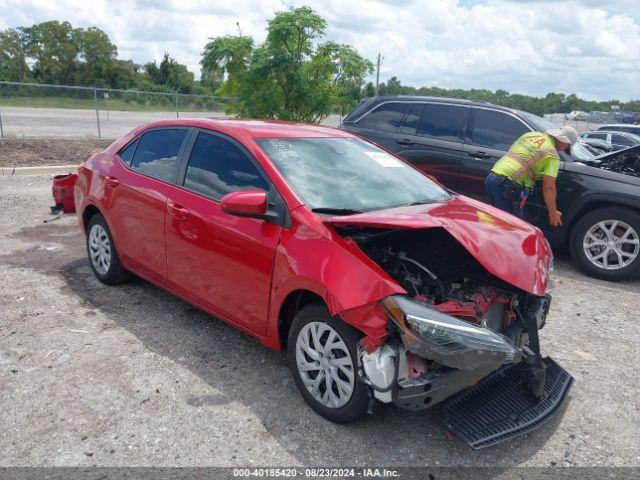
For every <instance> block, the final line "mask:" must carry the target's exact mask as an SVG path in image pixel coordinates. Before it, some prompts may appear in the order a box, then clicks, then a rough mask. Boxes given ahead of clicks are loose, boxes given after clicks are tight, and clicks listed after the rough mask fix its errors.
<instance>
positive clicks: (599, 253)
mask: <svg viewBox="0 0 640 480" xmlns="http://www.w3.org/2000/svg"><path fill="white" fill-rule="evenodd" d="M552 127H553V125H552V124H551V123H549V122H547V121H546V120H544V119H542V118H540V117H538V116H536V115H532V114H530V113H527V112H523V111H519V110H514V109H510V108H506V107H501V106H497V105H492V104H490V103H486V102H480V101H470V100H457V99H450V98H438V97H417V96H415V97H414V96H385V97H374V98H368V99H365V100H363V101H362V102H361V103H360V105H358V106H357V107H356V109H355V110H354V111H353V112H351V114H349V115H348V116H347V117H346V118H345V119H344V122H343V124H342V126H341V128H343V129H345V130H348V131H350V132H353V133H356V134H358V135H361V136H363V137H365V138H367V139H369V140H371V141H373V142H375V143H377V144H378V145H380V146H382V147H383V148H386V149H387V150H389V151H391V152H394V153H395V154H397V155H400V156H401V157H403V158H405V159H406V160H407V161H409V162H410V163H412V164H413V165H415V166H416V167H418V168H420V169H421V170H423V171H424V172H425V173H427V174H429V175H432V176H433V177H435V178H436V179H438V180H439V181H440V182H441V183H443V184H444V185H445V186H447V187H449V188H450V189H452V190H454V191H458V192H461V193H463V194H465V195H469V196H472V197H476V198H479V199H485V198H486V197H485V189H484V179H485V177H486V176H487V174H488V173H489V171H490V170H491V168H492V167H493V165H494V164H495V162H496V161H497V160H498V159H499V158H500V157H501V156H502V155H504V153H505V151H506V150H508V149H509V147H510V146H511V145H512V144H513V142H514V141H515V140H516V139H517V138H518V137H519V136H520V135H522V134H523V133H525V132H528V131H532V130H536V131H546V130H548V129H549V128H552ZM561 157H562V160H563V161H562V162H561V165H560V174H559V175H558V208H559V210H560V211H561V212H562V213H563V222H564V224H563V226H562V227H560V228H553V227H551V226H550V225H549V223H548V215H547V210H546V207H545V205H544V201H543V199H542V195H541V194H539V193H540V191H541V189H540V188H539V186H538V188H536V190H535V191H534V193H533V194H532V195H531V196H530V197H529V200H528V202H527V205H526V207H525V218H526V219H527V220H528V221H529V222H531V223H533V224H534V225H536V226H538V227H539V228H540V229H541V230H542V231H543V232H544V233H545V235H546V236H547V238H548V239H549V242H550V243H551V245H552V246H553V247H554V248H556V249H559V248H563V247H568V249H569V251H570V252H571V255H572V257H573V259H574V261H575V262H576V263H577V265H578V266H579V267H581V268H582V269H583V270H584V271H585V272H586V273H588V274H589V275H592V276H594V277H598V278H603V279H605V280H614V281H615V280H624V279H628V278H633V277H636V276H638V275H640V244H639V241H640V188H639V187H640V147H632V148H628V149H626V150H621V151H618V152H614V153H610V154H606V155H601V156H599V157H594V156H593V154H591V153H590V152H589V151H587V150H586V148H585V147H584V146H582V145H581V144H579V143H578V144H576V145H574V146H573V147H572V150H571V155H567V154H565V153H561Z"/></svg>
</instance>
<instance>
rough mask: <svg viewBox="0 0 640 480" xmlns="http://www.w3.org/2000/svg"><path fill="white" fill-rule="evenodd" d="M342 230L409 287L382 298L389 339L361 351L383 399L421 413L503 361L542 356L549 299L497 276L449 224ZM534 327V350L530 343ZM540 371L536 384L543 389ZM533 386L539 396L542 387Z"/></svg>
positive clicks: (372, 382) (366, 372)
mask: <svg viewBox="0 0 640 480" xmlns="http://www.w3.org/2000/svg"><path fill="white" fill-rule="evenodd" d="M338 231H339V233H340V234H341V235H342V236H343V237H344V238H346V239H348V241H353V242H355V243H356V244H357V245H358V247H359V248H360V249H361V250H362V251H363V252H364V253H365V254H367V256H369V257H370V258H371V259H372V260H373V261H374V262H375V263H376V264H378V265H379V266H380V267H381V268H382V269H383V270H384V271H385V272H386V273H387V274H388V275H389V276H390V277H391V278H392V279H393V280H395V281H396V282H397V283H398V284H399V285H400V286H401V287H402V288H404V289H405V290H406V292H407V294H406V296H398V297H394V299H388V302H387V300H385V301H384V302H383V303H384V305H385V309H386V310H387V311H388V312H389V314H390V317H391V318H392V319H393V320H394V321H393V322H389V327H388V333H389V338H388V341H387V342H386V343H385V344H384V345H383V346H382V347H381V348H378V349H377V350H376V351H375V352H365V351H363V352H361V362H362V365H363V374H364V376H365V377H366V379H367V381H369V382H370V385H371V387H372V389H373V394H374V396H375V398H377V399H378V400H381V401H383V402H392V401H393V402H395V403H396V404H397V405H399V406H401V407H403V408H407V409H411V410H421V409H424V408H428V407H430V406H431V405H433V404H436V403H438V402H440V401H441V400H444V399H445V398H447V397H448V396H450V395H452V394H453V393H456V392H457V391H459V390H462V389H464V388H465V387H467V386H468V385H471V384H474V383H476V382H477V381H479V380H480V379H482V378H483V377H485V376H487V375H488V374H489V373H491V372H492V371H494V370H497V369H499V368H500V367H502V366H503V365H507V364H515V363H518V362H520V361H521V360H523V359H524V358H525V357H528V358H529V361H530V362H531V363H532V364H533V363H535V358H538V359H539V357H540V356H539V345H538V343H537V330H538V329H539V328H541V327H542V326H543V325H544V321H545V318H546V314H547V312H548V306H549V297H536V296H533V295H531V294H528V293H526V292H524V291H522V290H519V289H518V288H516V287H514V286H512V285H510V284H508V283H506V282H504V281H502V280H500V279H498V278H496V277H494V276H492V275H491V274H490V273H489V272H487V271H486V269H484V267H482V265H480V263H479V262H478V261H477V260H476V259H475V258H474V257H473V256H472V255H471V254H470V253H469V252H468V251H467V250H466V249H465V248H464V247H463V246H462V245H461V244H460V243H459V242H457V241H456V240H455V239H454V238H453V237H452V236H451V235H450V234H449V233H447V232H446V231H445V230H444V229H441V228H430V229H422V230H386V229H375V228H355V227H343V228H340V229H338ZM394 311H395V312H397V313H396V314H394ZM421 312H427V313H426V317H428V318H426V319H425V318H420V317H421V316H422V317H425V314H424V313H421ZM422 320H426V321H428V322H430V323H429V324H422V323H421V321H422ZM434 325H435V327H434ZM476 327H480V328H476ZM471 330H473V332H468V331H471ZM531 330H535V342H531V343H535V345H532V346H533V347H534V350H536V352H535V353H534V352H532V351H531V349H529V348H528V347H526V346H527V345H528V344H529V343H530V334H529V332H530V331H531ZM474 335H475V337H473V336H474ZM472 337H473V338H472ZM538 363H539V362H538ZM540 375H542V378H541V379H540V378H538V379H537V383H540V382H542V385H543V386H544V372H542V373H541V374H540ZM535 383H536V382H534V384H535ZM533 388H537V391H538V394H539V393H540V386H539V385H538V386H536V385H533Z"/></svg>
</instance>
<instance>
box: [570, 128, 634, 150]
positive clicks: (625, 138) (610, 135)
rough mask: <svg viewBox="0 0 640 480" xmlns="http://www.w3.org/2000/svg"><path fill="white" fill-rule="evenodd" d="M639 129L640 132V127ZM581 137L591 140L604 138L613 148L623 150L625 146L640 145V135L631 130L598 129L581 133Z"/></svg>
mask: <svg viewBox="0 0 640 480" xmlns="http://www.w3.org/2000/svg"><path fill="white" fill-rule="evenodd" d="M638 131H639V132H640V129H639V130H638ZM580 137H582V138H583V139H589V140H604V141H605V142H607V143H608V144H610V145H611V146H612V147H613V150H622V149H623V148H629V147H633V146H634V145H640V136H638V135H636V134H634V133H629V132H616V131H607V130H598V131H595V132H584V133H581V134H580Z"/></svg>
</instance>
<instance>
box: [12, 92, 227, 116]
mask: <svg viewBox="0 0 640 480" xmlns="http://www.w3.org/2000/svg"><path fill="white" fill-rule="evenodd" d="M156 101H158V103H157V104H156V103H155V102H154V103H151V102H149V103H138V102H134V101H127V102H125V101H123V100H122V99H118V98H116V99H109V100H104V99H98V108H99V109H100V110H118V111H132V112H175V111H176V107H175V104H174V103H173V99H171V103H169V97H167V100H166V101H164V100H161V99H156ZM160 102H163V103H164V104H163V103H160ZM2 106H6V107H32V108H79V109H86V110H93V109H95V108H96V104H95V101H94V99H93V98H86V99H85V98H65V97H4V96H1V95H0V107H2ZM212 107H214V108H211V107H210V108H202V103H200V104H196V103H195V102H193V103H192V102H188V103H186V104H184V103H183V104H179V108H180V111H187V110H189V111H198V110H202V111H211V110H224V106H222V105H219V106H217V105H212Z"/></svg>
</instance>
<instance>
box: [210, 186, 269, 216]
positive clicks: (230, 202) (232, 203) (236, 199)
mask: <svg viewBox="0 0 640 480" xmlns="http://www.w3.org/2000/svg"><path fill="white" fill-rule="evenodd" d="M221 208H222V211H223V212H225V213H228V214H229V215H236V216H238V217H263V216H264V215H265V214H266V213H267V192H265V191H263V190H257V189H255V190H240V191H238V192H232V193H229V194H227V195H225V196H224V197H222V204H221Z"/></svg>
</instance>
